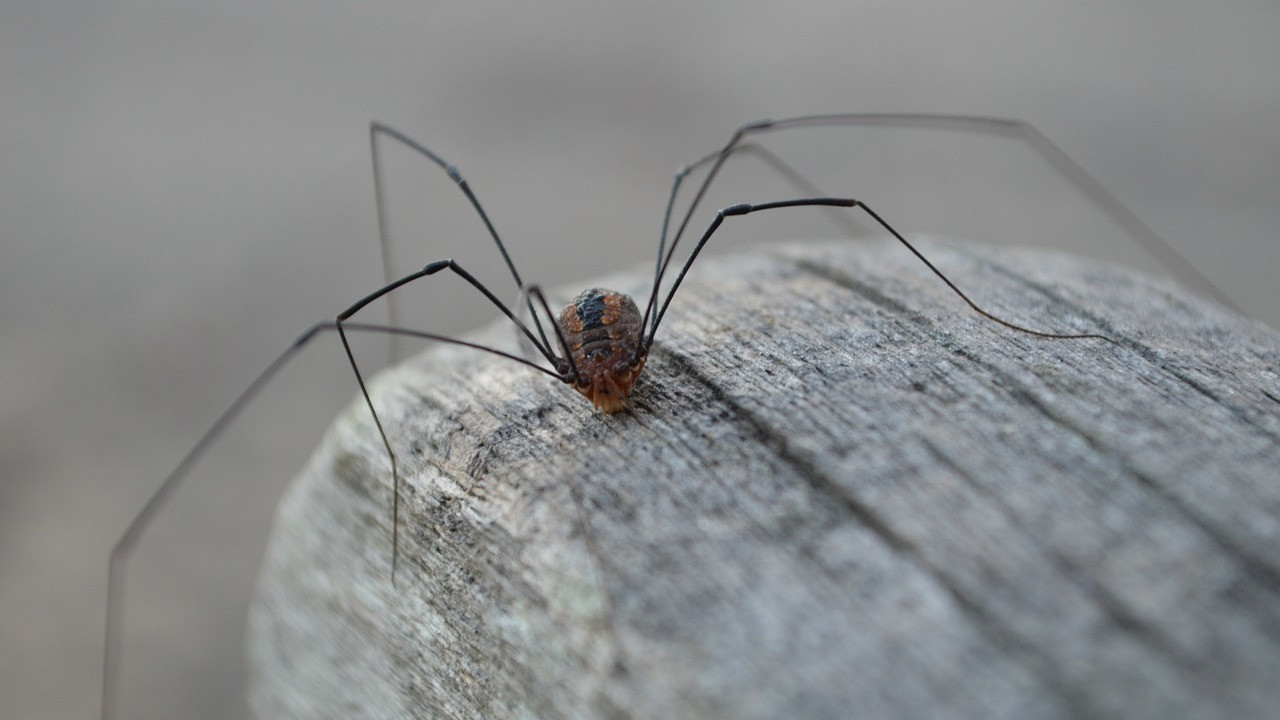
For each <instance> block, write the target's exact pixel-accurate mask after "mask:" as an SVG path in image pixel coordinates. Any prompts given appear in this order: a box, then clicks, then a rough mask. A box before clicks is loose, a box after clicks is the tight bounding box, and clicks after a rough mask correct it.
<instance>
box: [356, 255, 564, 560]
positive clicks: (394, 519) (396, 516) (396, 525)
mask: <svg viewBox="0 0 1280 720" xmlns="http://www.w3.org/2000/svg"><path fill="white" fill-rule="evenodd" d="M446 269H447V270H451V271H453V273H454V274H456V275H457V276H458V277H461V278H462V279H463V280H466V281H467V282H468V283H470V284H471V286H472V287H474V288H475V289H477V290H479V291H480V292H481V293H482V294H483V295H484V296H485V297H486V298H488V300H489V302H491V303H493V304H494V306H496V307H497V308H498V309H499V310H501V311H502V314H504V315H506V316H507V318H508V319H510V320H511V322H513V323H515V324H516V327H518V328H519V329H520V331H521V332H523V333H524V334H525V337H527V338H529V341H530V342H532V343H533V344H534V345H536V346H537V347H538V350H539V351H540V352H541V353H542V356H543V357H544V358H546V360H547V362H549V363H551V365H552V367H554V368H556V373H550V374H553V375H555V377H557V378H558V379H561V380H566V379H567V378H565V377H561V375H559V374H557V373H559V368H560V363H559V362H558V361H557V359H556V356H555V353H553V352H551V349H550V347H547V346H543V345H541V344H539V343H538V339H537V338H535V337H534V336H533V333H532V332H530V330H529V328H528V327H527V326H526V325H525V324H524V323H522V322H520V319H519V318H517V317H516V316H515V315H514V314H513V313H512V312H511V310H509V309H508V308H507V306H506V305H504V304H503V303H502V301H501V300H499V299H498V298H497V297H496V296H495V295H494V294H493V293H492V292H491V291H490V290H489V288H487V287H485V286H484V283H481V282H480V281H479V280H477V279H476V278H475V277H474V276H473V275H472V274H471V273H469V272H467V271H466V270H464V269H463V268H462V266H461V265H459V264H458V263H456V262H454V261H453V260H452V259H445V260H437V261H436V262H433V263H431V264H429V265H427V266H426V267H424V268H422V269H421V270H419V271H417V272H415V273H410V274H409V275H406V276H404V277H402V278H400V279H399V280H395V281H393V282H390V283H388V284H387V285H385V286H384V287H382V288H379V289H378V290H375V291H374V292H371V293H369V294H368V295H366V296H364V297H362V298H360V299H359V300H357V301H356V302H354V303H353V304H352V305H351V307H348V308H347V309H346V310H343V311H342V312H341V313H339V314H338V317H337V320H336V321H335V324H336V325H337V328H338V337H339V338H341V340H342V349H343V350H344V351H345V352H346V354H347V361H348V362H349V363H350V364H351V371H352V372H353V373H355V376H356V383H357V384H358V385H359V386H360V394H361V395H362V396H363V397H364V402H365V404H366V405H367V406H368V407H369V413H370V414H372V415H373V424H374V425H375V426H376V427H377V429H378V436H379V437H380V438H382V445H383V447H384V448H386V451H387V458H388V459H389V460H390V462H391V484H392V503H391V508H392V509H391V582H392V584H395V579H396V566H397V561H398V560H399V558H400V554H399V548H400V543H399V538H400V470H399V467H398V466H397V463H396V454H395V452H394V451H393V450H392V449H391V441H390V440H388V439H387V433H386V430H384V429H383V427H382V421H381V420H380V419H379V418H378V411H377V410H375V409H374V407H373V399H372V398H370V397H369V390H368V388H366V387H365V383H364V375H363V374H362V373H361V372H360V366H359V364H358V363H357V362H356V357H355V354H354V353H353V352H352V351H351V343H349V342H348V341H347V334H346V332H345V331H344V330H343V327H344V325H345V323H346V322H347V320H348V319H349V318H350V317H351V316H353V315H355V314H356V313H357V312H359V311H360V310H361V309H363V308H364V307H365V306H367V305H368V304H369V303H371V302H373V301H374V300H377V299H378V298H380V297H383V296H387V295H390V293H391V292H392V291H393V290H396V289H397V288H400V287H403V286H405V285H408V284H409V283H411V282H413V281H415V280H419V279H421V278H424V277H427V276H429V275H434V274H436V273H438V272H440V271H441V270H446ZM539 295H541V293H540V292H539ZM545 304H546V301H545V299H544V300H543V305H544V306H545ZM530 307H531V308H532V307H533V305H532V302H531V303H530ZM534 320H535V321H536V320H537V315H536V314H535V315H534ZM556 332H557V333H558V332H559V326H556ZM560 342H561V343H562V344H563V343H564V338H563V337H561V339H560ZM460 344H461V343H460ZM499 354H502V355H506V353H499ZM525 364H530V363H527V362H526V363H525ZM535 367H536V366H535ZM574 379H575V380H576V379H577V373H576V372H575V373H574Z"/></svg>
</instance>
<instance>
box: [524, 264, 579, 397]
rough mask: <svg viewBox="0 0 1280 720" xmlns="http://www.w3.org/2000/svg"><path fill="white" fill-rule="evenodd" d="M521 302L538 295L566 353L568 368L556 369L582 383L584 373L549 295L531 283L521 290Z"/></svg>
mask: <svg viewBox="0 0 1280 720" xmlns="http://www.w3.org/2000/svg"><path fill="white" fill-rule="evenodd" d="M520 293H521V297H520V302H521V303H522V304H523V303H527V302H528V301H529V298H528V297H525V296H530V297H536V298H537V300H538V306H539V307H541V308H542V312H543V313H545V314H546V316H547V321H548V322H549V323H550V324H551V329H552V330H554V331H555V333H556V339H557V340H558V341H559V342H560V350H561V352H563V353H564V359H565V362H566V367H567V370H566V369H564V368H560V367H557V368H556V371H557V372H560V373H563V374H566V375H567V376H568V377H569V378H570V379H572V380H573V382H574V384H581V383H582V375H581V374H580V373H579V372H578V363H577V361H575V360H574V359H573V352H572V351H571V350H570V349H569V343H568V341H567V340H565V337H564V331H563V330H562V329H561V328H560V323H559V322H557V321H556V316H555V315H553V314H552V313H551V306H550V305H548V304H547V296H546V295H544V294H543V292H542V288H541V287H539V286H538V285H529V286H526V287H525V288H523V289H521V291H520Z"/></svg>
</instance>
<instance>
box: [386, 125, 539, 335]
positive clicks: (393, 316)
mask: <svg viewBox="0 0 1280 720" xmlns="http://www.w3.org/2000/svg"><path fill="white" fill-rule="evenodd" d="M381 135H385V136H387V137H389V138H392V139H393V140H396V141H398V142H400V143H401V144H403V145H405V146H406V147H408V148H409V149H411V150H413V151H414V152H417V153H418V154H419V155H422V156H423V157H425V158H427V159H428V160H430V161H431V162H433V163H435V164H436V165H438V166H439V167H440V168H441V169H442V170H444V171H445V173H447V174H448V175H449V179H450V180H453V182H454V183H456V184H457V186H458V187H459V188H460V189H461V190H462V193H463V194H464V195H466V196H467V200H469V201H470V202H471V206H472V207H473V208H475V210H476V214H478V215H479V216H480V220H481V221H482V222H484V227H485V229H486V230H488V231H489V237H491V238H493V243H494V244H495V245H497V246H498V252H499V253H500V254H501V255H502V261H503V262H504V263H506V264H507V270H509V271H510V272H511V278H512V279H513V280H515V282H516V288H517V289H521V290H523V289H524V281H522V280H521V279H520V273H519V272H518V271H517V270H516V265H515V263H514V262H512V260H511V255H510V254H508V253H507V247H506V245H504V244H503V243H502V238H501V237H499V236H498V230H497V228H495V227H494V226H493V222H492V221H491V220H489V214H488V213H487V212H485V209H484V207H483V206H482V205H481V204H480V200H479V199H477V198H476V196H475V193H473V192H472V191H471V186H470V184H468V183H467V181H466V179H465V178H463V177H462V174H461V173H459V172H458V168H456V167H454V166H453V165H451V164H450V163H448V162H445V160H444V158H442V157H440V156H439V155H437V154H435V153H434V152H432V151H431V150H429V149H427V147H426V146H424V145H423V144H421V143H419V142H418V141H416V140H414V139H413V138H411V137H409V136H408V135H405V134H404V133H402V132H400V131H399V130H396V129H395V128H393V127H390V126H389V125H385V124H383V123H380V122H376V121H375V122H371V123H369V145H370V154H371V155H372V156H373V196H374V202H375V203H376V205H377V214H378V243H379V245H380V246H381V248H382V271H383V279H384V282H385V283H386V284H388V285H389V284H391V279H392V262H391V231H390V226H389V224H388V222H387V217H386V207H385V200H384V197H383V187H382V165H381V162H380V160H379V158H380V153H379V151H378V138H379V136H381ZM387 303H388V305H387V311H388V317H389V318H390V324H391V325H396V326H398V325H399V324H400V323H399V319H400V318H399V305H398V304H397V303H396V301H395V298H394V297H393V298H388V300H387ZM529 312H530V313H532V314H533V315H534V325H535V327H536V328H537V330H538V336H539V337H540V338H541V339H542V347H545V348H549V347H551V343H550V342H549V341H548V340H547V334H546V332H545V331H544V330H543V328H542V323H541V322H540V321H539V320H538V318H537V314H536V313H533V305H530V306H529ZM396 355H397V353H396V352H395V349H394V348H393V350H392V357H393V358H394V357H396Z"/></svg>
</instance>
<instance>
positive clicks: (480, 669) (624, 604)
mask: <svg viewBox="0 0 1280 720" xmlns="http://www.w3.org/2000/svg"><path fill="white" fill-rule="evenodd" d="M925 247H926V248H927V250H926V252H927V253H928V254H929V255H930V256H931V257H932V258H933V259H934V260H935V262H937V264H938V265H940V266H941V267H942V268H944V270H945V271H946V272H948V273H950V274H951V276H952V278H953V279H955V280H956V281H957V282H958V283H959V284H960V285H961V286H962V287H964V288H967V289H971V290H973V294H974V295H975V297H976V298H977V299H979V302H981V303H984V304H986V305H987V306H988V307H989V308H990V309H992V310H994V311H996V312H998V313H1001V314H1004V315H1007V316H1011V317H1014V318H1017V319H1019V320H1020V321H1022V322H1025V323H1027V324H1030V325H1033V326H1036V327H1044V328H1048V329H1056V330H1062V331H1076V332H1080V331H1084V332H1092V331H1101V332H1103V333H1106V334H1108V335H1109V336H1112V337H1114V338H1117V339H1118V340H1119V345H1118V346H1113V345H1111V344H1108V343H1106V342H1102V341H1093V340H1085V341H1049V340H1040V339H1036V338H1033V337H1029V336H1026V335H1022V334H1018V333H1014V332H1011V331H1008V330H1006V329H1004V328H1001V327H999V326H997V325H995V324H994V323H991V322H988V321H986V320H983V319H982V318H980V317H978V316H976V315H975V314H974V313H972V312H970V311H969V310H968V309H967V308H966V307H965V306H963V305H962V304H961V303H960V301H959V300H958V299H957V298H956V297H955V296H954V295H952V294H950V292H949V291H948V290H947V289H946V288H945V287H943V286H942V284H941V283H940V282H938V281H937V279H936V278H934V277H933V276H931V275H929V274H928V271H927V270H926V269H925V268H923V267H922V266H920V264H919V263H918V262H917V261H916V260H915V259H914V258H912V257H911V256H910V255H909V254H907V253H906V251H905V250H903V249H902V248H901V247H899V246H892V245H883V246H871V247H868V246H866V245H855V244H851V243H845V244H823V245H809V246H802V247H787V248H782V247H777V248H772V249H762V250H759V251H757V252H756V253H754V254H744V255H741V256H737V257H730V258H723V259H716V260H714V261H713V260H708V261H706V262H705V263H704V264H703V265H702V266H701V267H700V268H698V269H697V271H695V273H694V274H692V275H691V276H690V280H689V282H688V284H687V285H686V286H685V288H684V289H682V296H681V297H679V298H677V301H676V303H675V304H673V306H672V311H671V313H670V315H669V316H668V319H667V323H666V325H665V326H664V327H663V329H662V331H661V332H660V334H659V338H658V342H657V345H656V347H655V348H654V352H653V355H652V356H651V358H650V360H649V364H648V366H647V368H646V371H645V376H644V377H643V378H642V379H641V381H640V384H639V386H638V388H637V391H636V395H635V402H634V409H633V410H632V411H630V412H625V413H622V414H619V415H617V416H610V417H606V416H601V415H598V414H596V413H594V412H592V411H591V409H590V407H589V406H588V405H587V404H586V403H585V402H584V400H583V399H582V398H581V397H579V396H578V395H577V394H576V393H574V392H573V391H572V390H571V389H569V388H568V387H565V386H561V385H558V384H556V383H554V382H552V381H549V380H548V379H547V378H545V377H542V376H539V375H536V374H534V373H533V372H531V371H529V370H527V369H526V368H522V367H520V366H517V365H516V364H514V363H509V362H504V361H502V360H497V359H493V358H489V357H486V356H479V355H477V354H476V353H473V352H467V351H464V350H459V349H455V348H436V349H434V350H432V351H430V352H428V353H426V354H425V355H423V356H421V357H419V358H417V359H415V360H413V361H412V362H410V363H408V364H406V365H405V366H402V367H401V368H399V369H397V370H395V371H393V372H391V373H389V374H387V375H385V376H383V377H382V378H381V379H380V380H379V382H378V383H377V388H376V391H375V392H376V402H377V403H378V405H379V407H381V408H385V409H384V410H382V411H381V412H382V417H383V422H384V423H385V425H386V427H387V428H388V430H389V432H390V433H391V437H392V442H393V443H394V445H395V447H397V448H398V449H399V457H400V461H401V468H402V472H403V474H404V480H405V482H404V488H403V504H402V506H401V508H402V509H401V512H402V515H401V521H402V531H401V534H400V565H399V575H398V580H397V584H396V585H395V586H394V587H393V586H392V584H391V582H390V558H391V550H390V530H389V513H390V490H389V477H388V472H389V471H388V465H387V461H386V458H385V456H384V453H383V450H382V448H381V446H380V445H379V442H378V440H377V437H376V435H375V434H374V432H373V429H372V424H371V422H370V420H369V418H368V417H367V413H365V412H364V411H363V409H362V408H361V407H360V406H359V405H355V406H353V407H352V409H351V410H350V411H348V412H347V413H345V414H344V415H343V417H341V418H340V419H339V421H338V422H337V424H336V425H335V427H334V428H333V429H332V431H331V432H330V433H329V435H328V437H327V438H326V439H325V441H324V444H323V446H322V447H321V448H320V449H319V450H318V451H317V453H316V455H315V457H314V459H313V461H312V462H311V464H310V466H309V467H308V468H307V469H306V471H305V472H304V473H303V474H302V476H301V477H299V478H298V480H297V481H296V483H295V485H294V486H293V487H292V489H291V491H290V492H289V493H288V494H287V496H286V498H285V499H284V501H283V503H282V505H281V507H280V509H279V514H278V519H277V525H276V528H275V531H274V539H273V542H272V545H271V547H270V549H269V551H268V554H267V558H266V561H265V565H264V568H263V571H262V577H261V580H260V588H259V597H258V602H257V605H256V607H255V610H254V612H253V614H252V618H251V624H250V632H249V644H250V653H251V657H252V659H253V664H254V673H255V676H254V678H253V681H252V684H253V690H252V692H251V701H252V704H253V705H254V707H255V708H256V710H257V712H258V714H259V715H260V716H262V717H268V718H286V717H288V718H293V717H306V718H311V717H342V718H364V717H396V718H399V717H422V718H585V717H600V718H688V717H705V718H783V717H785V718H848V717H877V718H886V717H902V718H925V717H948V718H984V719H986V718H1065V717H1130V718H1147V717H1150V718H1167V717H1223V718H1227V717H1230V718H1242V717H1275V716H1276V714H1277V712H1278V710H1277V708H1280V480H1278V478H1280V443H1278V442H1277V440H1280V399H1278V398H1280V376H1278V374H1277V368H1280V340H1278V339H1277V335H1276V334H1274V333H1273V332H1272V331H1270V330H1268V329H1266V328H1264V327H1261V326H1258V325H1255V324H1252V323H1250V322H1249V321H1247V320H1244V319H1241V318H1238V317H1236V316H1233V315H1230V314H1229V313H1226V312H1225V311H1219V310H1217V309H1215V308H1213V307H1211V306H1208V305H1205V304H1201V303H1199V302H1198V301H1195V300H1193V299H1189V298H1188V297H1187V296H1186V295H1184V294H1181V293H1180V292H1178V291H1176V290H1172V289H1170V288H1169V287H1168V286H1166V285H1163V284H1159V283H1154V282H1153V281H1149V280H1146V279H1143V278H1141V277H1138V276H1135V275H1134V274H1129V273H1126V272H1122V271H1117V270H1103V269H1099V268H1097V267H1095V266H1091V265H1086V264H1081V263H1078V262H1077V261H1073V260H1069V259H1064V258H1060V257H1055V256H1048V255H1043V254H1035V253H1021V254H1019V253H1012V252H1011V251H1008V250H999V251H995V250H982V249H975V248H972V247H969V246H964V245H956V244H938V243H933V242H931V243H927V244H926V246H925ZM607 285H612V286H614V287H615V288H616V289H620V290H623V291H633V290H638V289H640V288H641V287H642V286H643V285H644V282H643V273H641V274H639V275H637V276H632V277H630V278H627V279H615V280H614V281H612V282H609V283H607ZM483 337H486V338H489V339H493V338H499V339H500V340H501V341H503V342H506V343H510V338H511V331H510V330H509V329H507V328H505V327H503V328H500V329H493V330H490V331H488V332H487V333H485V334H484V335H483Z"/></svg>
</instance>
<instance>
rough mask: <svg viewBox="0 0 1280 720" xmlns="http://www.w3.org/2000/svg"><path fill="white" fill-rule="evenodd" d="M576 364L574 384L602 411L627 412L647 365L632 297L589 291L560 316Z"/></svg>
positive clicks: (642, 329) (641, 332) (603, 291)
mask: <svg viewBox="0 0 1280 720" xmlns="http://www.w3.org/2000/svg"><path fill="white" fill-rule="evenodd" d="M558 323H559V325H560V330H561V332H563V333H564V339H565V342H566V343H567V344H568V346H569V353H570V355H571V357H572V360H573V366H574V367H575V368H576V369H577V371H578V380H577V382H575V383H574V385H573V386H574V388H575V389H576V390H577V391H578V392H580V393H582V394H583V395H585V396H586V398H587V399H588V400H590V401H591V403H592V404H593V405H595V406H596V407H597V408H599V409H600V410H602V411H604V412H607V413H614V412H618V411H619V410H621V409H622V408H623V406H624V401H625V400H626V398H627V396H628V395H630V394H631V388H632V386H634V385H635V382H636V379H637V378H638V377H639V376H640V371H641V369H643V368H644V361H645V356H646V354H647V353H646V352H645V350H644V348H643V339H644V328H643V326H642V323H643V319H642V318H641V316H640V309H639V308H638V307H636V303H635V301H634V300H632V299H631V297H630V296H628V295H624V294H622V293H619V292H613V291H612V290H603V289H601V288H591V289H590V290H584V291H583V292H582V293H581V294H579V295H578V297H576V298H574V299H573V302H570V303H569V304H568V305H567V306H565V309H564V310H563V311H561V313H560V318H559V320H558Z"/></svg>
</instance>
